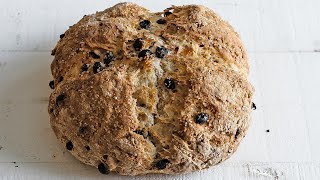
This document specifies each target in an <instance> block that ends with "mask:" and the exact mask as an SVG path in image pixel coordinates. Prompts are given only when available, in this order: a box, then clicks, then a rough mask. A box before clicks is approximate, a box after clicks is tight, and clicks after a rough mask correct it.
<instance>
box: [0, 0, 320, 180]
mask: <svg viewBox="0 0 320 180" xmlns="http://www.w3.org/2000/svg"><path fill="white" fill-rule="evenodd" d="M131 1H132V2H136V3H138V4H140V5H143V6H145V7H147V8H149V9H151V10H152V11H161V10H162V9H164V8H165V7H168V6H169V5H171V4H176V5H180V4H203V5H206V6H208V7H210V8H212V9H214V10H216V11H217V12H218V13H219V14H220V15H221V16H222V17H223V18H224V19H226V20H228V21H230V23H231V24H232V25H234V26H235V28H236V29H237V30H238V31H239V34H240V35H241V37H242V39H243V40H244V43H245V44H246V46H247V47H248V49H249V52H250V53H249V56H250V59H251V63H250V65H251V74H250V75H251V77H250V78H251V81H252V83H253V84H254V86H255V89H256V93H255V97H254V102H255V103H256V105H257V110H256V111H254V112H253V114H252V118H253V121H252V124H251V127H250V129H249V132H248V134H247V136H246V138H245V139H244V141H243V142H242V144H241V145H240V147H239V149H238V151H237V152H236V153H235V155H234V156H232V157H231V158H230V159H229V160H227V161H226V162H225V163H222V164H221V165H219V166H217V167H213V168H210V169H209V170H206V171H200V172H196V173H192V174H187V175H180V176H166V175H148V176H142V177H123V176H117V175H110V176H102V175H100V174H99V173H98V172H97V170H96V169H94V168H91V167H89V166H85V165H83V164H81V163H79V162H78V161H77V160H75V159H74V158H73V157H72V156H71V155H70V154H69V153H68V152H66V151H65V149H64V148H63V145H61V144H59V142H58V141H57V140H56V138H55V136H54V134H53V132H52V130H51V128H50V125H49V117H48V114H47V101H48V95H49V93H50V91H51V90H50V89H49V86H48V83H49V81H50V80H51V78H52V77H51V75H50V66H49V65H50V62H51V60H52V57H51V56H50V50H51V49H52V48H53V46H54V44H55V43H56V41H57V39H58V38H59V34H61V33H63V32H64V31H65V30H66V29H67V27H68V26H69V25H72V24H73V23H75V22H77V21H78V20H79V19H80V18H81V17H82V16H83V15H84V14H89V13H94V12H95V11H96V10H103V9H105V8H106V7H109V6H112V5H114V4H116V3H117V2H119V1H115V0H109V1H90V2H89V1H88V0H79V1H77V3H75V1H71V0H65V1H62V0H56V1H36V0H30V1H23V0H11V1H5V0H0V4H1V6H0V24H1V27H2V30H1V33H0V179H9V180H13V179H32V180H37V179H52V180H60V179H158V180H162V179H170V180H180V179H187V180H188V179H190V180H191V179H208V180H209V179H210V180H211V179H290V180H291V179H306V180H309V179H311V180H312V179H320V155H319V152H320V143H319V140H320V138H319V137H320V128H319V127H320V121H319V119H320V113H319V109H320V95H319V92H320V81H319V77H320V71H319V69H320V53H319V52H320V33H319V32H318V31H319V29H320V16H319V12H318V9H319V7H320V1H319V0H306V1H300V0H282V1H278V0H260V1H253V0H241V1H240V0H215V1H214V2H212V1H195V0H185V1H182V0H179V1H173V0H169V1H165V2H155V1H146V0H131ZM267 130H269V132H266V131H267ZM13 162H16V163H13ZM15 166H18V167H15Z"/></svg>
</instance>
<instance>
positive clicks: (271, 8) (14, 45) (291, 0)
mask: <svg viewBox="0 0 320 180" xmlns="http://www.w3.org/2000/svg"><path fill="white" fill-rule="evenodd" d="M1 1H2V2H3V3H2V4H5V6H1V7H0V13H1V16H0V24H1V25H2V26H3V27H6V28H4V29H2V33H0V39H7V40H9V39H10V41H1V42H0V50H2V51H49V50H51V49H52V48H53V46H54V45H55V43H56V42H57V40H58V38H59V35H60V34H62V33H63V32H64V31H65V30H67V28H68V27H69V26H70V25H72V24H74V23H76V22H77V21H78V20H80V19H81V18H82V16H83V15H85V14H91V13H94V12H95V11H98V10H99V11H100V10H104V9H106V8H107V7H110V6H112V5H114V4H116V3H118V2H119V1H118V0H108V1H94V2H91V1H90V3H89V1H88V0H78V1H77V3H75V2H74V1H72V0H57V1H38V0H29V1H23V0H11V1H5V0H1ZM1 1H0V2H1ZM128 1H131V2H135V3H137V4H140V5H142V6H144V7H146V8H148V9H150V10H152V11H162V10H163V9H165V8H167V7H169V6H171V5H172V4H175V5H183V4H202V5H205V6H207V7H209V8H211V9H213V10H215V11H216V12H218V14H220V15H221V16H222V17H223V18H224V19H226V20H228V21H229V22H230V23H231V24H232V25H233V26H234V27H235V28H236V30H237V31H239V32H240V35H241V37H242V39H243V41H244V43H245V44H246V46H247V48H248V50H249V51H254V52H256V51H259V52H265V51H267V52H283V51H310V52H311V51H318V50H320V33H318V29H319V24H320V16H319V15H317V14H318V9H319V7H320V1H319V0H306V1H301V0H281V1H279V0H260V1H254V0H241V1H240V0H227V1H223V0H215V1H205V0H202V1H195V0H185V1H182V0H179V1H174V0H169V1H165V2H161V3H160V2H159V3H157V2H154V1H146V0H128Z"/></svg>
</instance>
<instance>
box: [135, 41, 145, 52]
mask: <svg viewBox="0 0 320 180" xmlns="http://www.w3.org/2000/svg"><path fill="white" fill-rule="evenodd" d="M142 45H143V43H142V38H138V39H136V40H135V41H134V43H133V48H134V49H135V50H136V51H140V50H141V48H142Z"/></svg>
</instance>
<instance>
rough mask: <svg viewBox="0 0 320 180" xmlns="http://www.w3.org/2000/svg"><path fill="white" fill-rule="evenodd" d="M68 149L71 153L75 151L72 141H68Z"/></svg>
mask: <svg viewBox="0 0 320 180" xmlns="http://www.w3.org/2000/svg"><path fill="white" fill-rule="evenodd" d="M66 148H67V149H68V150H69V151H71V150H72V149H73V144H72V142H71V141H68V142H67V143H66Z"/></svg>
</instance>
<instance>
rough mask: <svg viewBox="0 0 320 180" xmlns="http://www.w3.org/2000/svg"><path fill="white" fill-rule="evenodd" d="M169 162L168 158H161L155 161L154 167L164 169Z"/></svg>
mask: <svg viewBox="0 0 320 180" xmlns="http://www.w3.org/2000/svg"><path fill="white" fill-rule="evenodd" d="M169 163H170V161H169V160H168V159H162V160H160V161H158V162H157V163H156V165H155V167H156V168H157V169H165V168H166V167H167V165H168V164H169Z"/></svg>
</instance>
